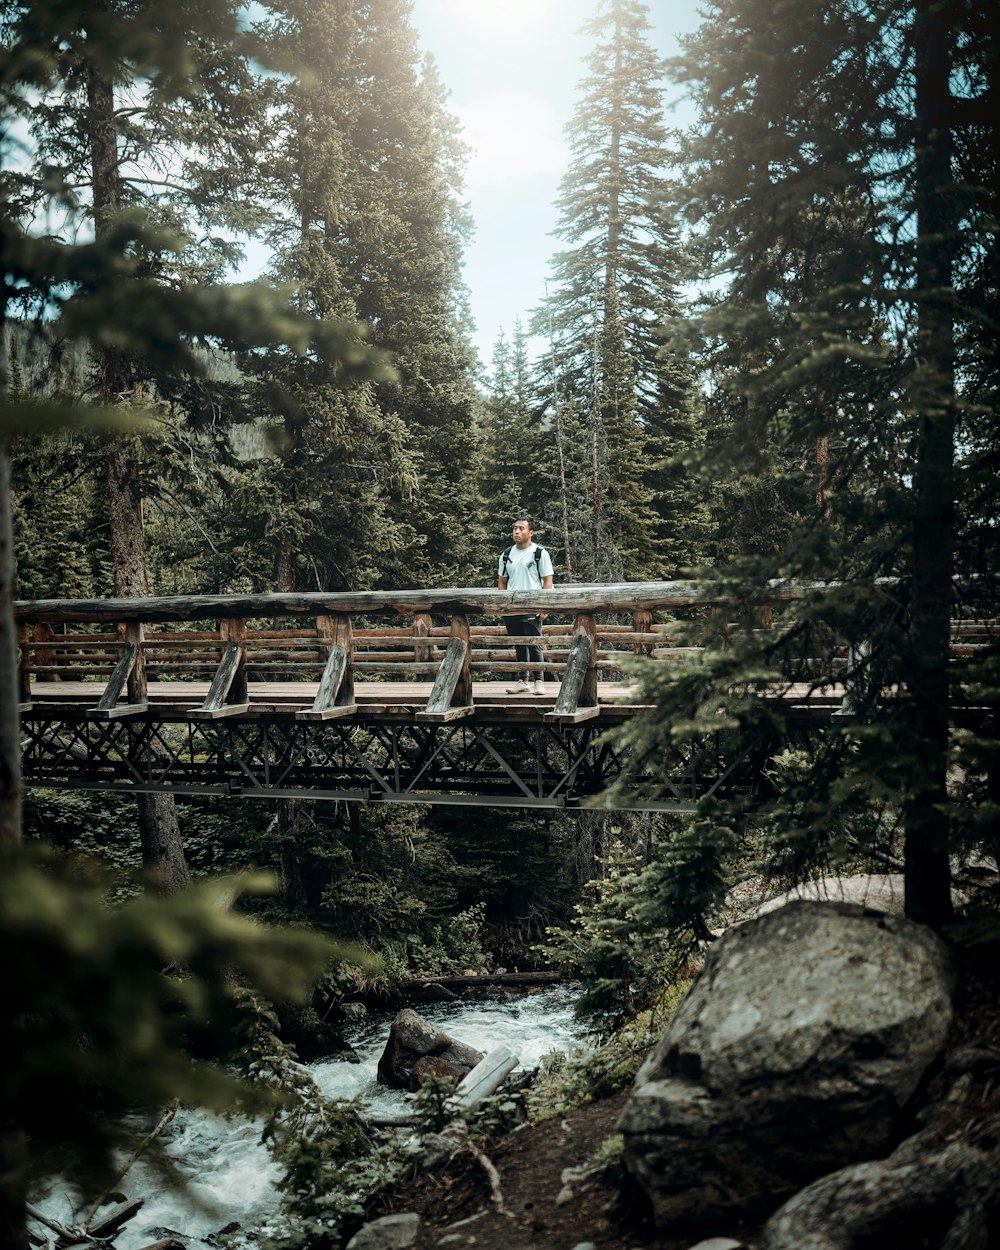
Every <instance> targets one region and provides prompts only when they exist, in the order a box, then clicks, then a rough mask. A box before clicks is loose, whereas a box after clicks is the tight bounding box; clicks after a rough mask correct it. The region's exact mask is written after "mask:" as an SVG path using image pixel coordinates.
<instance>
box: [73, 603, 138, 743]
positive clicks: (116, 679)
mask: <svg viewBox="0 0 1000 1250" xmlns="http://www.w3.org/2000/svg"><path fill="white" fill-rule="evenodd" d="M121 634H122V650H121V655H120V656H119V658H118V662H117V663H116V664H115V666H114V668H113V669H112V670H111V676H110V677H109V678H108V684H107V685H106V686H105V687H104V693H103V694H102V695H101V697H100V699H99V700H98V703H97V707H92V708H88V709H87V711H86V712H85V713H84V715H85V716H86V717H87V719H88V720H120V719H121V718H122V717H123V716H137V715H139V714H140V713H142V712H145V711H147V710H148V708H149V701H148V699H147V695H146V671H145V667H144V664H143V655H142V639H143V624H142V622H141V621H127V622H126V623H125V624H124V625H123V626H122V627H121ZM123 692H126V693H127V694H128V698H127V700H126V702H125V703H119V702H118V700H119V699H120V698H121V697H122V693H123Z"/></svg>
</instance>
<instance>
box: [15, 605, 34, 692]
mask: <svg viewBox="0 0 1000 1250" xmlns="http://www.w3.org/2000/svg"><path fill="white" fill-rule="evenodd" d="M30 641H31V626H30V625H28V624H26V623H25V622H23V621H22V622H20V623H19V624H18V626H17V710H18V711H19V712H26V711H28V709H29V708H30V707H31V648H30V647H29V646H28V643H29V642H30Z"/></svg>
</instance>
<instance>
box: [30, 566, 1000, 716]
mask: <svg viewBox="0 0 1000 1250" xmlns="http://www.w3.org/2000/svg"><path fill="white" fill-rule="evenodd" d="M822 589H824V587H822V586H821V585H817V584H803V583H791V582H776V583H773V584H771V585H769V586H768V587H767V588H766V589H765V591H764V592H763V593H762V595H761V596H760V597H759V606H760V609H761V610H762V611H761V619H762V623H763V624H764V626H765V627H767V628H771V627H772V625H771V615H772V613H771V611H770V606H771V605H779V604H781V603H787V602H788V601H794V600H797V599H801V598H802V597H804V596H805V595H808V594H811V593H814V592H817V591H820V590H822ZM725 602H726V601H725V599H724V598H722V597H721V596H720V595H719V594H718V592H716V591H713V589H712V588H711V587H710V586H709V585H707V584H698V583H694V582H645V583H625V584H619V585H603V586H594V585H580V586H560V587H556V588H555V589H553V590H548V591H536V592H526V591H521V592H513V593H512V592H507V591H499V590H483V589H475V588H469V589H441V590H413V591H400V592H357V593H345V594H325V593H311V594H261V595H194V596H183V597H158V598H146V599H108V600H35V601H23V602H20V603H18V604H17V605H16V617H17V621H18V639H19V649H20V696H21V701H22V705H23V706H27V705H29V704H30V703H31V700H32V697H33V694H32V692H33V689H36V688H37V685H38V683H46V682H49V683H51V682H81V681H83V682H91V683H95V695H96V696H97V697H96V698H95V700H94V703H93V705H91V706H88V708H87V710H86V715H87V717H88V718H90V719H98V720H101V719H104V720H110V719H117V718H120V717H127V716H131V715H136V714H139V713H142V712H144V711H145V710H146V708H147V707H148V696H149V684H150V683H151V682H158V681H160V682H162V681H170V682H179V681H189V682H190V681H202V682H207V683H208V691H207V694H206V695H205V697H204V699H203V700H202V702H201V703H200V705H199V706H198V707H196V708H192V709H191V710H190V712H189V715H190V717H191V718H192V719H209V720H211V719H217V718H220V717H226V716H238V715H242V714H245V713H247V712H248V711H249V710H250V707H251V702H252V700H251V697H250V693H249V683H250V682H251V681H254V682H268V681H270V682H277V681H286V682H289V681H291V682H294V681H312V682H314V683H318V686H317V689H316V693H315V696H314V698H313V700H312V703H311V706H309V707H307V708H302V709H300V710H299V711H298V712H297V713H296V715H297V717H298V718H299V719H302V720H328V719H333V718H339V717H344V716H350V715H351V714H352V713H354V712H355V711H356V710H357V707H358V705H357V702H356V698H355V693H356V687H357V686H358V685H359V684H362V683H365V682H369V681H380V682H412V681H424V682H430V683H431V686H432V688H431V692H430V695H429V697H428V698H427V700H426V703H425V704H424V706H423V707H422V709H421V710H419V711H418V712H417V713H416V715H417V718H418V719H421V720H426V721H432V722H433V721H450V720H455V719H458V718H461V717H463V716H468V715H471V714H472V713H473V712H474V711H475V707H474V702H473V681H474V680H475V681H476V682H482V681H493V680H498V681H509V680H510V679H511V676H512V675H513V674H514V673H516V672H517V671H518V670H519V669H520V668H521V667H522V666H521V665H520V664H518V663H517V661H516V658H515V654H514V640H513V639H512V638H510V637H509V636H508V635H507V633H506V630H505V629H504V626H503V624H502V621H501V620H500V619H499V618H502V617H503V615H505V614H509V613H521V614H533V613H536V612H544V613H546V614H547V623H546V625H545V627H544V632H543V654H544V665H543V667H544V672H545V676H546V678H547V679H550V680H555V681H558V683H559V686H558V691H557V692H556V694H555V701H554V704H553V706H552V707H551V710H547V711H545V712H544V717H545V719H548V720H554V721H560V722H567V723H574V722H578V721H582V720H586V719H588V718H590V717H592V716H595V715H597V714H598V711H599V708H598V696H597V683H598V680H600V679H604V680H607V679H612V680H616V679H620V678H621V677H622V676H623V671H622V665H623V660H624V657H625V656H627V655H635V654H640V655H646V656H650V657H652V658H654V659H670V658H675V657H678V656H683V655H687V654H690V653H691V652H692V650H694V649H692V648H689V647H684V646H679V645H677V641H676V637H675V635H676V626H675V625H672V624H670V623H669V622H667V623H663V622H659V623H657V622H655V621H654V614H656V613H661V614H663V613H669V614H670V615H671V616H674V615H676V614H677V613H683V612H687V611H690V610H692V609H715V608H718V607H720V606H721V605H723V604H724V603H725ZM481 618H487V620H486V622H485V623H483V622H482V621H481ZM765 618H766V619H765ZM996 634H997V628H996V622H993V621H957V622H955V628H954V633H953V646H954V652H955V654H958V655H969V654H974V653H975V651H976V650H977V649H979V648H981V647H983V646H985V645H995V639H996ZM97 683H100V684H97ZM553 689H555V687H553Z"/></svg>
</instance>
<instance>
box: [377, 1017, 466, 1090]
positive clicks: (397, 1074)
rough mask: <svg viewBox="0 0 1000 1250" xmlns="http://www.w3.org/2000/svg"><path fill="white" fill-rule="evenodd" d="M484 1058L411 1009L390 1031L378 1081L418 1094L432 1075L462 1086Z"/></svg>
mask: <svg viewBox="0 0 1000 1250" xmlns="http://www.w3.org/2000/svg"><path fill="white" fill-rule="evenodd" d="M482 1058H483V1055H482V1053H481V1052H480V1051H478V1050H474V1049H473V1048H472V1047H471V1046H466V1045H465V1043H464V1042H459V1041H457V1040H456V1039H455V1038H453V1037H451V1036H450V1035H449V1034H447V1033H443V1032H442V1031H441V1030H440V1029H437V1028H435V1027H434V1025H433V1024H429V1023H428V1022H427V1021H426V1020H425V1019H424V1018H423V1016H421V1015H418V1014H417V1012H415V1011H413V1010H412V1009H411V1008H409V1007H407V1008H404V1010H403V1011H401V1012H399V1014H398V1015H397V1016H396V1018H395V1020H393V1022H392V1027H391V1028H390V1030H389V1040H388V1041H387V1042H386V1045H385V1050H384V1051H383V1052H382V1057H381V1059H379V1061H378V1079H379V1081H380V1083H381V1084H383V1085H389V1086H391V1087H392V1088H393V1089H409V1090H417V1089H419V1088H420V1085H421V1082H422V1081H423V1080H426V1078H427V1076H428V1075H430V1074H431V1073H432V1072H433V1073H434V1074H435V1075H436V1076H450V1077H451V1078H452V1079H453V1080H454V1081H456V1082H458V1081H460V1080H461V1079H462V1077H463V1076H466V1075H467V1074H468V1073H469V1072H471V1071H472V1069H473V1068H474V1067H475V1066H476V1064H477V1063H479V1061H480V1060H481V1059H482Z"/></svg>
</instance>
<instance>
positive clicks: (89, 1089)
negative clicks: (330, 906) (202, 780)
mask: <svg viewBox="0 0 1000 1250" xmlns="http://www.w3.org/2000/svg"><path fill="white" fill-rule="evenodd" d="M107 888H108V881H107V879H106V877H105V876H104V874H103V873H102V871H101V870H99V869H98V868H96V867H95V866H94V865H93V863H92V862H88V861H84V860H81V859H79V858H71V859H57V858H54V857H52V856H51V855H38V854H28V853H27V852H25V851H21V850H18V849H14V850H8V851H7V853H6V854H5V856H4V864H3V873H2V874H0V928H2V942H3V946H4V949H5V950H7V951H9V952H16V958H11V959H9V960H8V963H7V968H6V975H5V989H6V1004H5V1006H6V1010H5V1012H4V1021H5V1023H4V1029H3V1031H4V1038H3V1040H4V1053H5V1056H6V1062H5V1064H4V1071H3V1076H2V1079H0V1102H2V1104H3V1106H4V1107H5V1108H6V1109H7V1112H8V1114H10V1115H12V1116H13V1117H14V1119H15V1121H17V1122H20V1123H21V1124H23V1125H25V1127H26V1128H27V1129H28V1131H29V1133H30V1134H32V1135H36V1134H37V1135H38V1136H40V1137H45V1136H54V1137H56V1138H57V1139H59V1140H61V1141H62V1142H64V1143H66V1144H67V1145H68V1146H70V1147H72V1149H73V1150H74V1151H75V1152H77V1154H78V1156H79V1163H80V1165H81V1168H82V1169H83V1170H84V1171H85V1172H87V1173H88V1174H89V1175H92V1176H96V1177H103V1178H104V1179H107V1177H108V1175H109V1169H110V1167H111V1158H110V1152H111V1150H112V1147H113V1146H114V1144H115V1135H116V1132H117V1131H118V1130H117V1129H116V1128H115V1126H114V1123H113V1122H110V1121H105V1120H104V1119H102V1118H99V1117H97V1116H96V1115H95V1114H94V1105H95V1100H104V1101H105V1103H108V1102H110V1105H112V1106H116V1105H119V1104H121V1105H126V1106H130V1107H141V1108H151V1109H155V1108H157V1107H159V1106H162V1105H164V1104H166V1103H168V1102H170V1101H172V1100H174V1099H180V1100H182V1101H188V1102H197V1103H200V1104H201V1105H204V1106H207V1107H210V1108H214V1109H217V1110H220V1111H221V1110H227V1109H229V1108H231V1107H232V1106H233V1105H234V1103H235V1102H237V1101H238V1102H241V1103H243V1104H245V1105H248V1106H249V1105H253V1104H254V1103H255V1102H256V1103H259V1101H260V1099H259V1098H258V1097H257V1096H256V1095H255V1094H254V1092H253V1091H252V1090H251V1089H250V1087H248V1086H246V1085H245V1084H244V1083H242V1082H240V1081H239V1080H238V1079H237V1078H236V1077H235V1076H233V1075H231V1074H229V1073H227V1072H225V1071H223V1070H222V1069H221V1068H219V1067H217V1066H215V1065H212V1064H207V1063H204V1062H198V1061H195V1060H193V1059H192V1058H191V1056H190V1054H189V1053H188V1044H189V1041H190V1039H191V1036H192V1034H193V1033H197V1034H198V1035H199V1036H200V1037H201V1038H202V1039H203V1040H204V1039H207V1038H212V1039H213V1044H214V1047H215V1049H216V1050H217V1051H218V1050H221V1051H226V1050H229V1049H231V1048H232V1043H233V1038H232V1032H231V1030H232V1029H233V1028H234V1027H235V1022H236V1017H237V1015H238V1014H239V1011H240V1009H241V1003H242V1001H243V990H242V989H241V988H240V985H241V982H242V983H243V984H246V985H251V986H254V987H257V989H258V991H259V993H261V994H264V995H267V996H270V997H273V998H286V999H287V998H296V997H298V998H303V997H305V996H306V995H308V993H309V992H310V990H311V988H312V984H313V982H314V980H315V978H316V977H317V976H318V975H319V973H320V972H321V971H322V969H323V968H324V967H325V966H326V965H327V964H328V963H329V962H330V961H331V960H332V959H334V958H335V957H336V955H337V950H336V947H335V946H334V945H333V944H332V943H331V942H329V941H328V940H327V939H325V938H323V937H321V936H320V935H317V934H310V933H306V932H304V931H301V930H299V931H293V930H279V929H274V928H269V927H266V926H264V925H261V924H258V923H255V922H253V921H251V920H248V919H247V918H245V917H241V916H239V915H236V914H235V913H234V912H233V911H232V910H231V907H230V903H231V901H232V898H233V897H234V896H235V895H236V894H237V893H238V892H241V891H243V892H246V891H250V892H260V891H262V890H266V889H271V888H273V882H271V881H269V880H267V879H266V878H262V877H256V878H250V877H247V878H243V879H242V880H240V881H238V882H237V881H226V880H215V881H206V882H203V883H201V884H199V885H197V886H192V887H190V888H188V889H186V890H181V891H178V892H176V893H174V894H172V895H169V896H163V895H155V894H149V895H142V896H140V897H135V898H131V899H129V900H128V901H127V902H125V903H123V904H122V905H121V906H118V907H109V906H108V905H107V903H106V901H105V895H106V893H107ZM47 1117H54V1119H49V1118H47Z"/></svg>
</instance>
